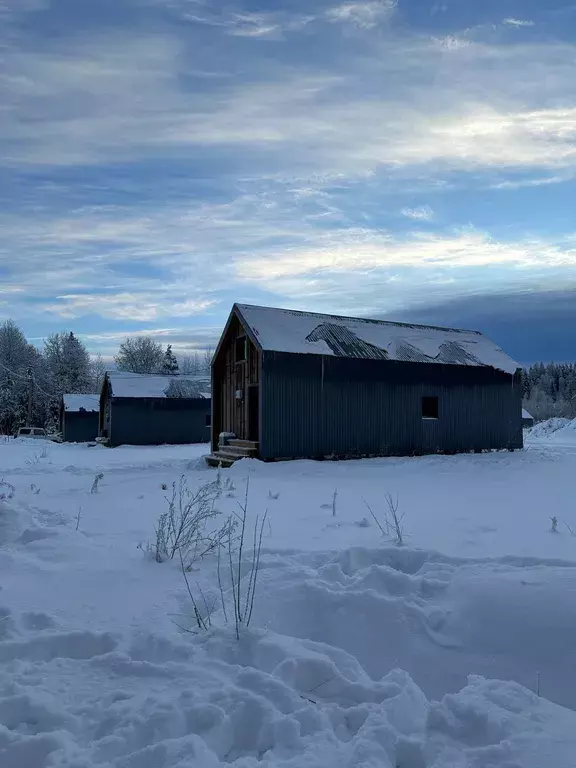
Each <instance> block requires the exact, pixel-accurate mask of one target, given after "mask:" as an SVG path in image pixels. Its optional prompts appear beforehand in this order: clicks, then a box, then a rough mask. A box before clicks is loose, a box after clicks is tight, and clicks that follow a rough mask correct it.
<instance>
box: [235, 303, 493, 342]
mask: <svg viewBox="0 0 576 768" xmlns="http://www.w3.org/2000/svg"><path fill="white" fill-rule="evenodd" d="M235 306H236V307H237V308H238V309H239V310H240V311H242V308H243V307H245V308H246V309H263V310H269V311H271V312H285V313H286V314H293V315H297V316H299V317H319V318H332V319H335V320H348V321H350V320H351V321H353V322H356V323H358V322H359V323H374V324H375V325H388V326H390V325H394V326H398V327H399V328H422V329H423V330H427V331H450V332H452V333H472V334H475V335H477V336H484V334H483V333H482V331H477V330H474V329H472V328H453V327H451V326H446V325H426V324H424V323H403V322H401V321H397V320H378V319H376V318H370V317H352V316H350V315H334V314H327V313H324V312H305V311H303V310H300V309H286V308H284V307H268V306H265V305H263V304H240V303H236V304H235Z"/></svg>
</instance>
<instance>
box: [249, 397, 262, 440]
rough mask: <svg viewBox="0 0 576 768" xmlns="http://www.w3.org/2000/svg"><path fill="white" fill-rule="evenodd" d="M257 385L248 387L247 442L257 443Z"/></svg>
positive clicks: (258, 431) (258, 408)
mask: <svg viewBox="0 0 576 768" xmlns="http://www.w3.org/2000/svg"><path fill="white" fill-rule="evenodd" d="M259 389H260V388H259V386H258V384H250V385H249V386H248V440H254V442H258V440H259V433H260V429H259V426H260V402H259Z"/></svg>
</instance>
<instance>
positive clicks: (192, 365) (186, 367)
mask: <svg viewBox="0 0 576 768" xmlns="http://www.w3.org/2000/svg"><path fill="white" fill-rule="evenodd" d="M200 367H201V366H200V356H199V355H198V352H194V354H193V355H186V356H185V357H181V358H180V373H182V374H184V375H185V376H193V375H194V374H197V373H200Z"/></svg>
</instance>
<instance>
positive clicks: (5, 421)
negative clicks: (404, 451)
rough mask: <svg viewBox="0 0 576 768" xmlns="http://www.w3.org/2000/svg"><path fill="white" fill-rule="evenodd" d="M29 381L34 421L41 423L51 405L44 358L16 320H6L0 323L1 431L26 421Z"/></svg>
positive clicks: (7, 430) (36, 423)
mask: <svg viewBox="0 0 576 768" xmlns="http://www.w3.org/2000/svg"><path fill="white" fill-rule="evenodd" d="M30 383H33V384H34V389H33V394H34V397H33V411H32V415H33V420H34V424H35V425H38V426H42V425H43V424H44V422H45V420H46V415H47V412H48V409H49V405H50V403H49V401H50V390H49V384H48V377H47V375H46V367H45V364H44V361H43V359H42V356H41V355H40V353H39V352H38V350H37V349H36V348H35V347H33V346H32V345H31V344H29V343H28V342H27V341H26V337H25V336H24V334H23V333H22V331H21V330H20V328H19V327H18V326H17V325H16V323H14V322H13V321H12V320H6V321H5V322H4V323H2V324H0V432H4V433H6V434H11V433H13V432H14V431H15V430H16V429H17V428H18V427H21V426H24V425H25V424H26V421H27V415H28V392H29V386H30ZM40 388H41V389H42V392H41V391H40Z"/></svg>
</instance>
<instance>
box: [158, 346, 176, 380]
mask: <svg viewBox="0 0 576 768" xmlns="http://www.w3.org/2000/svg"><path fill="white" fill-rule="evenodd" d="M162 373H163V374H164V375H166V376H177V375H178V374H179V373H180V371H179V369H178V360H177V359H176V355H175V354H174V352H172V344H168V346H167V347H166V352H165V353H164V359H163V360H162Z"/></svg>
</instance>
